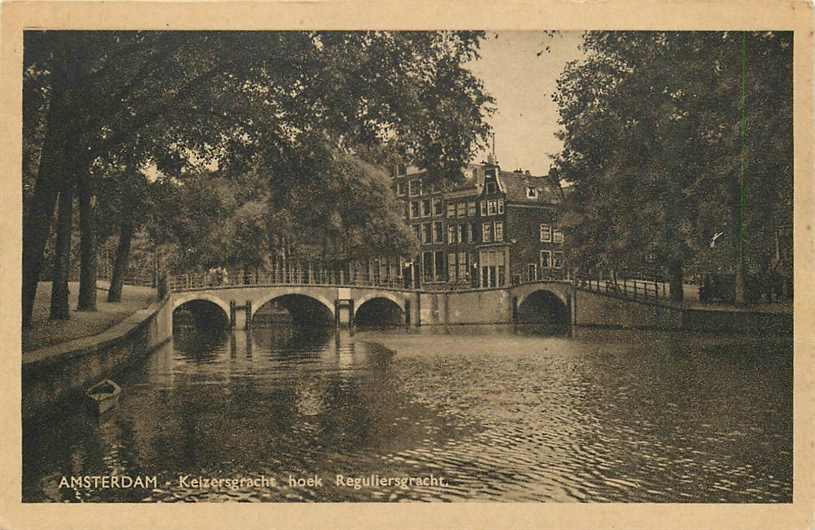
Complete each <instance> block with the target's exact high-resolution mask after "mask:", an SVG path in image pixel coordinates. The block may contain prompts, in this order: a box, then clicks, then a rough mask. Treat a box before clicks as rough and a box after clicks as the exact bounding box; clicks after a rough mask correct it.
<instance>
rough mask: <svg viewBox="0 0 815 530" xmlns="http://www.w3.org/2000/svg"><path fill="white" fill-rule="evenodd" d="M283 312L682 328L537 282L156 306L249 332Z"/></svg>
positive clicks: (234, 292)
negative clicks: (260, 321) (202, 315)
mask: <svg viewBox="0 0 815 530" xmlns="http://www.w3.org/2000/svg"><path fill="white" fill-rule="evenodd" d="M273 302H274V303H276V304H275V307H276V308H278V309H279V308H284V309H286V310H287V313H288V315H289V316H290V318H291V320H293V321H294V322H295V323H300V324H311V325H333V326H352V327H353V326H356V325H364V324H370V325H408V326H421V325H456V324H506V323H553V324H559V325H570V324H571V325H601V326H614V327H661V328H669V329H670V328H677V327H679V326H681V321H682V311H681V308H676V307H671V306H670V305H666V304H665V303H663V302H660V301H659V300H655V299H631V298H626V297H625V296H621V295H619V294H616V295H615V294H614V293H604V292H595V291H592V290H590V289H584V288H580V287H579V286H576V285H575V284H573V283H571V282H569V281H563V280H541V281H535V282H529V283H524V284H521V285H513V286H507V287H501V288H491V289H461V290H438V291H433V290H422V289H411V288H403V287H399V286H395V285H388V286H377V285H327V284H316V285H315V284H274V285H211V286H197V287H190V288H186V287H183V286H182V287H175V288H173V289H171V291H170V293H169V294H168V298H167V300H166V303H165V304H163V311H164V312H165V313H166V315H164V318H167V319H168V322H167V323H168V324H169V325H170V326H169V327H170V328H171V329H172V321H173V315H174V314H177V310H179V309H180V308H185V309H189V310H191V312H192V313H200V312H203V313H209V316H210V317H216V318H217V319H219V320H220V321H222V322H223V323H224V324H225V325H227V326H230V327H232V328H235V329H249V328H251V327H252V323H253V320H254V319H255V318H256V317H257V316H258V315H259V313H260V314H263V313H266V314H267V315H268V314H269V313H268V311H269V308H270V307H272V306H269V304H271V303H273Z"/></svg>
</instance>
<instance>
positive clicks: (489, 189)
mask: <svg viewBox="0 0 815 530" xmlns="http://www.w3.org/2000/svg"><path fill="white" fill-rule="evenodd" d="M487 193H495V182H487Z"/></svg>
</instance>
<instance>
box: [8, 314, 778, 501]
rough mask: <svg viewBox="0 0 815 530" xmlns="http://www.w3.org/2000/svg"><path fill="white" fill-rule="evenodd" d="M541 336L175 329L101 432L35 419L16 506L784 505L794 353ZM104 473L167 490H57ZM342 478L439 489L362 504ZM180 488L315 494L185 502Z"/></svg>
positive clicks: (719, 341) (729, 340)
mask: <svg viewBox="0 0 815 530" xmlns="http://www.w3.org/2000/svg"><path fill="white" fill-rule="evenodd" d="M549 331H551V330H549ZM549 331H547V330H541V329H540V328H536V327H530V326H519V327H514V328H513V327H512V326H479V327H473V326H466V327H464V326H462V327H449V328H422V329H420V330H417V329H415V328H414V329H405V328H398V329H387V330H368V331H362V332H358V333H356V334H355V335H353V336H352V335H350V334H349V333H348V332H345V331H343V332H340V333H334V332H333V330H331V329H325V328H323V329H307V328H297V327H290V326H282V327H272V328H268V329H255V330H254V331H253V332H251V333H247V332H233V333H229V332H223V331H211V332H201V331H199V330H196V329H195V328H184V329H179V330H177V333H176V335H175V339H174V341H173V343H172V344H168V345H167V346H166V347H164V348H162V349H161V350H159V351H157V352H155V353H154V354H153V355H151V356H150V357H149V358H148V359H147V360H146V361H145V362H144V363H142V364H141V365H139V366H138V367H136V368H134V369H133V370H132V371H130V372H129V373H128V374H127V375H126V376H125V377H124V378H123V379H122V386H123V389H124V396H123V398H122V402H121V406H120V408H119V409H118V410H117V411H115V412H114V413H113V414H112V415H110V416H109V417H107V418H104V419H103V420H102V421H98V420H96V419H94V418H92V417H90V416H88V415H87V414H86V413H85V412H84V411H83V410H82V409H81V408H78V407H74V406H72V404H67V406H66V407H67V408H66V409H65V410H64V411H62V412H61V413H59V414H58V415H55V416H53V417H51V418H41V419H39V420H37V421H27V422H26V424H25V425H24V447H25V448H26V450H25V454H24V455H23V456H24V458H23V464H24V481H23V482H24V484H23V495H24V499H25V500H26V501H43V500H54V501H79V500H84V501H114V500H116V501H138V500H150V501H179V500H181V501H190V500H198V501H208V500H219V501H223V500H245V501H287V500H320V501H341V500H360V501H377V500H381V501H394V500H459V499H461V500H463V499H475V500H502V501H591V502H598V501H615V502H622V501H644V502H669V501H670V502H681V501H688V502H779V501H780V502H789V501H791V494H792V493H791V492H792V469H791V467H792V391H791V389H792V342H791V340H790V339H779V338H764V339H759V338H743V337H737V336H733V337H716V336H712V335H710V336H705V335H690V334H682V333H661V332H647V333H645V332H636V331H619V330H617V331H615V330H597V329H581V328H578V329H576V330H575V332H574V334H573V336H570V335H568V334H567V335H559V336H551V335H548V334H546V333H547V332H549ZM542 333H543V334H542ZM74 405H75V404H74ZM110 473H116V474H129V475H138V474H145V475H157V476H158V479H159V480H158V483H159V487H157V488H150V489H132V490H110V489H109V490H88V489H74V488H60V487H59V481H60V479H61V477H62V476H63V475H103V474H110ZM337 473H341V474H346V475H355V476H369V475H372V474H374V475H382V476H397V477H398V476H405V477H408V476H428V475H430V474H433V475H435V476H444V477H445V478H446V480H447V485H446V486H445V487H439V486H424V485H421V486H415V487H411V488H408V489H403V488H400V487H398V486H386V487H376V488H371V487H368V488H361V489H353V488H349V487H342V486H337V485H336V484H335V483H334V476H335V474H337ZM184 474H190V475H193V476H199V475H201V476H215V477H223V478H230V477H233V478H235V477H244V478H251V477H260V476H266V477H270V476H271V477H276V478H277V479H278V480H279V481H281V482H285V480H286V479H287V477H288V475H289V474H295V475H302V476H310V475H313V474H317V475H319V476H320V477H322V478H323V480H324V486H323V487H322V488H310V487H288V485H286V484H281V487H278V488H256V487H242V488H236V489H234V490H233V489H229V488H225V489H224V488H222V489H210V488H191V487H187V486H184V485H183V484H180V483H179V481H178V476H179V475H184Z"/></svg>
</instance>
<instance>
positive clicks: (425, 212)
mask: <svg viewBox="0 0 815 530" xmlns="http://www.w3.org/2000/svg"><path fill="white" fill-rule="evenodd" d="M422 217H430V199H424V200H423V201H422Z"/></svg>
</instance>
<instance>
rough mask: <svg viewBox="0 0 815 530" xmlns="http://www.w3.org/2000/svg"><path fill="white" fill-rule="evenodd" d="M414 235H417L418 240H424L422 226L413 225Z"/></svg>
mask: <svg viewBox="0 0 815 530" xmlns="http://www.w3.org/2000/svg"><path fill="white" fill-rule="evenodd" d="M412 228H413V235H415V236H416V241H421V240H422V227H421V226H420V225H413V226H412Z"/></svg>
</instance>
